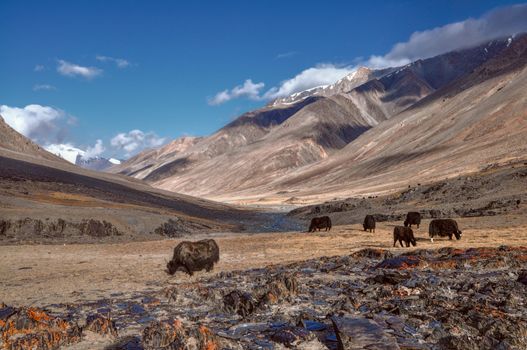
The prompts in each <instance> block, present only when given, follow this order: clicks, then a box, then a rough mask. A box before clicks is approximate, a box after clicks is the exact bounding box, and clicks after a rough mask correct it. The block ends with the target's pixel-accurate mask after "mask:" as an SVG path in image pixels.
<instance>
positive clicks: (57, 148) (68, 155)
mask: <svg viewBox="0 0 527 350" xmlns="http://www.w3.org/2000/svg"><path fill="white" fill-rule="evenodd" d="M44 148H45V149H46V151H48V152H50V153H53V154H55V155H57V156H59V157H61V158H63V159H65V160H67V161H68V162H70V163H72V164H76V162H77V156H79V155H80V156H81V157H82V156H84V155H85V154H86V152H84V151H83V150H81V149H78V148H76V147H74V146H72V145H71V144H69V143H64V144H52V145H48V146H45V147H44Z"/></svg>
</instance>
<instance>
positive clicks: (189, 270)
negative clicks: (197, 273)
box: [184, 265, 194, 276]
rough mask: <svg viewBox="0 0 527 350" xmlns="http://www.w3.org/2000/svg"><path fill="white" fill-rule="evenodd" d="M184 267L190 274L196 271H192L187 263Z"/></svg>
mask: <svg viewBox="0 0 527 350" xmlns="http://www.w3.org/2000/svg"><path fill="white" fill-rule="evenodd" d="M184 267H185V270H187V273H188V274H189V275H190V276H192V275H194V272H192V270H191V269H190V268H189V267H188V266H187V265H185V266H184Z"/></svg>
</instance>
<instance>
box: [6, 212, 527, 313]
mask: <svg viewBox="0 0 527 350" xmlns="http://www.w3.org/2000/svg"><path fill="white" fill-rule="evenodd" d="M507 220H508V218H507V217H499V218H498V217H496V218H465V219H460V220H458V222H459V223H460V227H461V228H462V229H463V237H462V239H461V240H460V241H448V239H446V240H444V239H439V240H436V241H435V242H434V243H433V244H432V243H430V241H429V239H428V238H427V233H426V228H427V227H428V221H424V222H423V225H422V226H421V229H419V230H416V236H417V238H418V245H417V247H416V248H439V247H445V246H457V247H478V246H499V245H503V244H506V245H525V246H527V226H525V225H519V226H510V227H507V226H506V222H507ZM497 221H500V222H497ZM493 223H495V224H496V225H495V226H496V227H499V228H497V229H496V228H495V229H492V228H486V227H492V226H491V225H492V224H493ZM394 224H395V223H378V224H377V225H378V226H377V230H376V233H367V232H363V231H362V230H361V227H360V225H349V226H336V227H334V228H333V229H332V230H331V232H329V233H326V232H321V233H316V234H312V233H311V234H307V233H273V234H244V235H235V234H223V235H218V236H217V237H215V239H216V240H217V242H218V244H219V246H220V250H221V260H220V263H219V264H218V265H217V266H216V269H215V271H214V272H211V274H214V273H217V272H218V271H228V270H240V269H247V268H253V267H261V266H266V265H269V264H273V263H284V262H290V261H296V260H305V259H309V258H314V257H320V256H333V255H344V254H349V253H350V252H352V251H355V250H358V249H362V248H367V247H375V248H385V249H393V250H395V251H402V250H403V248H392V244H393V241H392V233H391V232H392V230H393V225H394ZM177 243H178V240H163V241H150V242H133V243H120V244H79V245H23V246H1V247H0V259H1V264H0V302H4V303H6V304H8V305H29V304H30V305H35V306H45V305H50V304H53V303H59V302H60V303H75V302H78V301H85V300H95V299H99V298H108V297H111V296H112V294H114V293H130V292H133V291H144V290H157V289H159V288H160V286H163V285H166V284H167V283H170V281H171V280H173V279H181V278H184V279H191V278H190V277H187V276H185V275H183V274H179V273H178V274H177V275H176V277H168V276H167V275H166V274H165V272H164V268H165V264H166V259H169V258H170V255H171V253H172V249H173V247H174V246H175V245H176V244H177ZM406 249H408V248H404V250H406ZM410 249H415V248H410ZM202 274H203V273H202ZM192 278H196V277H192Z"/></svg>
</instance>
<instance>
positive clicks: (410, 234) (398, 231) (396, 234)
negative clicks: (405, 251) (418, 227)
mask: <svg viewBox="0 0 527 350" xmlns="http://www.w3.org/2000/svg"><path fill="white" fill-rule="evenodd" d="M397 241H399V244H400V245H401V247H403V241H404V242H405V243H406V246H407V247H409V246H410V243H412V245H413V246H414V247H415V246H416V245H417V242H416V241H415V237H414V231H412V229H411V228H409V227H403V226H395V227H394V228H393V246H394V247H395V243H397Z"/></svg>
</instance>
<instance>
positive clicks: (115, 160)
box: [108, 158, 121, 164]
mask: <svg viewBox="0 0 527 350" xmlns="http://www.w3.org/2000/svg"><path fill="white" fill-rule="evenodd" d="M108 161H109V162H110V163H112V164H121V161H120V160H119V159H115V158H110V159H108Z"/></svg>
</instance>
